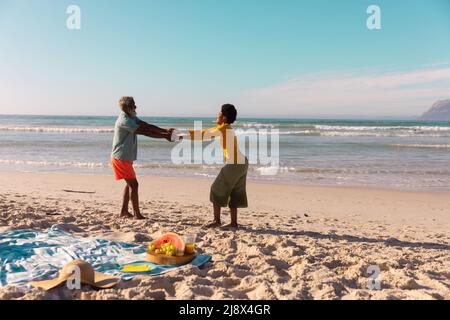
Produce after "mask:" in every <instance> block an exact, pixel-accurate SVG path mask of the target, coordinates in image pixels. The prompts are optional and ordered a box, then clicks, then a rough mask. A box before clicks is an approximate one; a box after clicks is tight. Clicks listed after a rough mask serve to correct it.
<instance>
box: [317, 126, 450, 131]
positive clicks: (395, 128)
mask: <svg viewBox="0 0 450 320" xmlns="http://www.w3.org/2000/svg"><path fill="white" fill-rule="evenodd" d="M314 127H315V128H316V129H317V130H323V131H412V132H450V127H442V126H331V125H315V126H314Z"/></svg>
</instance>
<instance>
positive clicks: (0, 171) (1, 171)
mask: <svg viewBox="0 0 450 320" xmlns="http://www.w3.org/2000/svg"><path fill="white" fill-rule="evenodd" d="M109 171H111V170H109ZM218 172H219V169H217V173H218ZM16 173H17V174H37V175H69V176H86V177H93V176H94V177H95V176H98V177H110V178H111V179H112V180H113V181H114V178H113V175H112V174H111V173H101V172H91V173H89V172H69V171H67V172H63V171H31V170H30V171H27V170H17V171H8V170H4V169H1V168H0V174H16ZM137 173H138V172H137ZM148 178H158V179H181V180H187V181H197V180H199V181H210V182H212V181H213V180H214V178H215V177H206V176H202V175H197V176H195V175H194V176H182V177H180V176H175V175H173V176H171V175H164V174H161V175H149V174H144V175H142V174H141V175H139V174H138V175H137V179H138V180H140V179H148ZM247 182H248V183H251V184H261V185H274V186H294V187H300V188H329V189H356V190H364V189H367V190H375V191H376V190H378V191H381V190H384V191H393V192H409V193H437V194H450V187H449V188H447V189H446V188H440V187H429V188H403V187H394V186H376V185H356V184H355V185H342V184H341V185H339V184H335V185H331V184H318V183H317V184H315V183H310V184H308V183H297V182H295V181H293V180H257V179H253V178H251V177H248V178H247Z"/></svg>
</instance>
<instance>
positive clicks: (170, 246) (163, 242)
mask: <svg viewBox="0 0 450 320" xmlns="http://www.w3.org/2000/svg"><path fill="white" fill-rule="evenodd" d="M152 244H153V245H154V248H155V253H156V254H165V255H167V256H169V255H170V256H175V255H184V249H185V243H184V241H183V239H182V238H181V237H180V236H179V235H178V234H176V233H173V232H169V233H166V234H164V235H163V236H161V237H160V238H159V239H157V240H156V241H155V242H153V243H151V244H150V245H149V249H150V250H151V251H153V250H152V249H151V248H152ZM157 250H159V252H156V251H157Z"/></svg>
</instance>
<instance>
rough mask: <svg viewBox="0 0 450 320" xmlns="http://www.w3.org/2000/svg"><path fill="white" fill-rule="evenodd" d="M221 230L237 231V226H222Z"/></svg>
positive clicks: (232, 224) (235, 224)
mask: <svg viewBox="0 0 450 320" xmlns="http://www.w3.org/2000/svg"><path fill="white" fill-rule="evenodd" d="M221 229H224V230H230V231H236V230H237V229H239V225H238V224H237V223H230V224H227V225H225V226H223V227H222V228H221Z"/></svg>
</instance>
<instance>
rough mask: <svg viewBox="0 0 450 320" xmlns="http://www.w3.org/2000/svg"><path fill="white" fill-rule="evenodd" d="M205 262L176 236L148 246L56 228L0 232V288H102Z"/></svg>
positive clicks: (158, 240)
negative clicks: (72, 283)
mask: <svg viewBox="0 0 450 320" xmlns="http://www.w3.org/2000/svg"><path fill="white" fill-rule="evenodd" d="M185 239H189V240H191V239H195V238H194V237H193V236H192V235H190V236H188V237H186V238H185ZM155 251H156V252H155ZM210 260H211V256H210V255H206V254H196V250H195V243H188V244H186V243H185V241H184V239H183V237H182V236H179V235H178V234H176V233H167V234H165V235H163V236H162V237H160V238H159V239H155V241H154V242H152V243H150V244H149V245H148V246H144V245H137V244H132V243H124V242H115V241H107V240H102V239H96V238H82V237H76V236H73V235H72V234H70V233H68V232H66V231H63V230H61V228H60V226H59V225H54V226H52V227H51V228H49V229H47V230H44V231H35V230H13V231H9V232H2V233H0V262H1V266H0V287H2V286H7V285H14V286H17V287H21V288H24V289H26V288H31V286H33V287H37V288H41V289H44V290H50V289H53V288H55V287H57V286H60V285H63V284H65V283H66V282H67V281H68V280H69V279H70V278H71V277H72V278H73V277H74V276H78V277H79V280H80V281H81V283H83V284H87V285H90V286H92V287H95V288H97V289H107V288H111V287H113V286H115V285H116V284H118V283H119V282H120V281H122V280H125V281H126V280H130V279H132V278H133V277H134V276H135V275H136V274H140V275H149V276H152V275H160V274H163V273H166V272H169V271H174V270H177V269H180V268H192V267H202V266H203V265H205V264H206V263H207V262H209V261H210ZM75 280H77V279H75Z"/></svg>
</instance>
